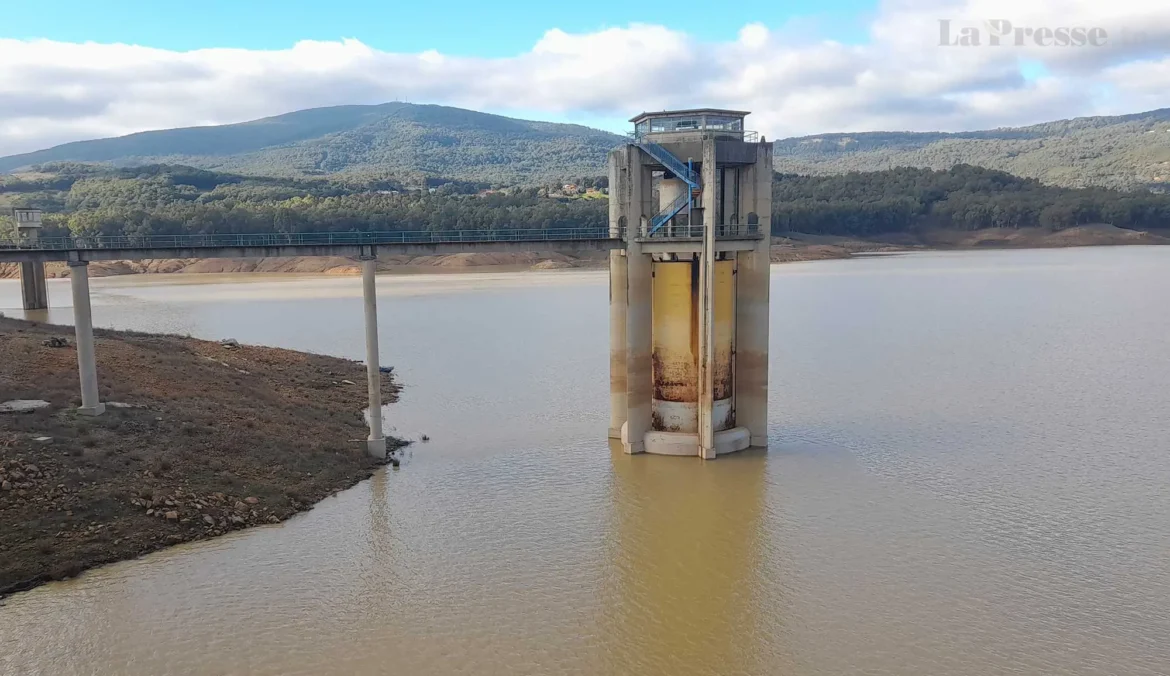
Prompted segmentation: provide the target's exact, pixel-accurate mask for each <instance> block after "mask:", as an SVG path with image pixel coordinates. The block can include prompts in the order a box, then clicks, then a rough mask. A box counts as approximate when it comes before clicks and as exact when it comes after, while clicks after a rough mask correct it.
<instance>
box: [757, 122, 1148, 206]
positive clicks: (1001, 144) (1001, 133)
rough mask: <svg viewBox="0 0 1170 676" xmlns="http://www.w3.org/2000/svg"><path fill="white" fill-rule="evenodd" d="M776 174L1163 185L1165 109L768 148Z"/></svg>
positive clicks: (820, 138)
mask: <svg viewBox="0 0 1170 676" xmlns="http://www.w3.org/2000/svg"><path fill="white" fill-rule="evenodd" d="M775 148H776V155H775V162H776V171H779V172H782V173H792V174H813V175H818V174H819V175H826V174H841V173H845V172H849V171H880V170H883V169H891V168H894V167H922V168H929V169H949V168H951V167H953V166H956V165H959V164H971V165H977V166H981V167H986V168H989V169H999V170H1001V171H1006V172H1008V173H1011V174H1015V175H1017V176H1023V177H1027V178H1036V179H1039V180H1041V181H1043V182H1044V183H1047V184H1050V185H1058V186H1064V187H1070V188H1082V187H1087V186H1100V187H1106V188H1118V189H1122V190H1136V189H1142V188H1152V189H1155V190H1163V189H1165V187H1166V186H1168V185H1170V109H1162V110H1154V111H1150V112H1147V113H1138V114H1135V115H1122V116H1117V117H1085V118H1077V119H1072V120H1060V121H1057V122H1048V123H1045V124H1038V125H1033V126H1030V127H1018V128H1004V129H993V130H989V131H972V132H960V133H953V134H948V133H941V132H925V133H919V132H864V133H856V134H820V135H817V136H804V137H800V138H789V139H784V140H782V141H777V142H776V143H775Z"/></svg>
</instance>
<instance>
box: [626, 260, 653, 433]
mask: <svg viewBox="0 0 1170 676" xmlns="http://www.w3.org/2000/svg"><path fill="white" fill-rule="evenodd" d="M652 274H653V266H652V264H651V260H650V255H649V254H646V253H643V252H642V247H641V245H639V244H638V243H637V242H631V243H630V248H629V249H627V251H626V275H627V277H626V431H625V433H624V434H623V435H622V445H623V448H625V451H626V453H642V452H643V451H645V450H646V443H645V437H646V434H647V433H648V432H650V431H651V429H653V428H652V422H653V408H652V402H651V397H652V396H653V394H654V382H653V371H652V363H653V362H652V354H653V350H654V344H653V322H654V318H653V315H652V314H651V302H650V299H651V294H652V281H653V276H652Z"/></svg>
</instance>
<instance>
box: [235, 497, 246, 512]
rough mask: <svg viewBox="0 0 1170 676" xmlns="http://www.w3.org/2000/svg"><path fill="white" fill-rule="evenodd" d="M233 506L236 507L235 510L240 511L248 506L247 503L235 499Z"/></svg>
mask: <svg viewBox="0 0 1170 676" xmlns="http://www.w3.org/2000/svg"><path fill="white" fill-rule="evenodd" d="M235 508H236V509H237V510H239V511H241V512H242V511H244V510H245V509H247V508H248V506H247V505H245V504H244V503H242V502H240V501H239V500H236V504H235Z"/></svg>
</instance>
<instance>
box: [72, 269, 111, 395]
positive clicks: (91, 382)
mask: <svg viewBox="0 0 1170 676" xmlns="http://www.w3.org/2000/svg"><path fill="white" fill-rule="evenodd" d="M69 277H70V284H71V285H72V287H73V325H74V327H75V332H76V333H75V335H76V337H77V371H78V374H79V375H80V377H81V408H79V409H77V412H78V413H80V414H81V415H101V414H103V413H105V412H106V405H105V404H103V403H101V402H100V401H99V399H98V385H97V360H96V358H95V356H94V349H93V312H92V310H91V308H90V304H89V264H88V263H70V264H69Z"/></svg>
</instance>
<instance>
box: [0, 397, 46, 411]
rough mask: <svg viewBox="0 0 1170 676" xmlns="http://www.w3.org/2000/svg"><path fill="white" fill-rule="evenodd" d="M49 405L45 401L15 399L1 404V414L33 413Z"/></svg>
mask: <svg viewBox="0 0 1170 676" xmlns="http://www.w3.org/2000/svg"><path fill="white" fill-rule="evenodd" d="M48 405H49V402H47V401H45V400H43V399H13V400H12V401H6V402H4V403H2V404H0V413H31V412H33V411H36V410H38V409H42V408H45V407H46V406H48Z"/></svg>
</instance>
